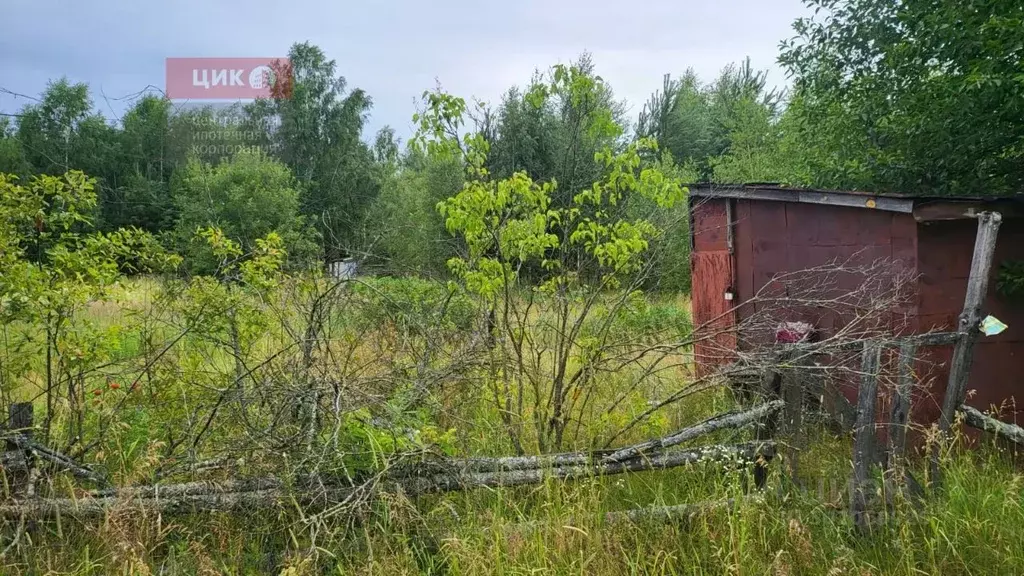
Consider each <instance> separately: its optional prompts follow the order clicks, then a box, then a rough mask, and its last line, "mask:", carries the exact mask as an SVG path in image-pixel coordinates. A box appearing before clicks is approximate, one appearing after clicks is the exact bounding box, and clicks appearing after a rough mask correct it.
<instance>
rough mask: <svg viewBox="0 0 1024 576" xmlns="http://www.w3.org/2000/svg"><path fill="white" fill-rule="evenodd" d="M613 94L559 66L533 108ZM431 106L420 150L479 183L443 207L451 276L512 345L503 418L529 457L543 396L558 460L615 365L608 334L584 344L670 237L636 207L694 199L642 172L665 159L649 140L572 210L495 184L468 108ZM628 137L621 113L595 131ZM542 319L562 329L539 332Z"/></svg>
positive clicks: (577, 70) (594, 122) (525, 180)
mask: <svg viewBox="0 0 1024 576" xmlns="http://www.w3.org/2000/svg"><path fill="white" fill-rule="evenodd" d="M602 93H604V88H603V84H602V83H601V81H600V79H599V78H597V77H596V76H594V75H593V74H592V72H591V71H590V70H589V69H588V68H586V67H581V66H572V67H565V66H556V67H554V69H553V71H552V74H551V80H550V83H546V84H538V85H535V86H534V88H533V89H532V93H531V95H530V96H529V98H530V100H531V102H533V103H534V105H536V106H538V107H543V106H544V105H545V104H546V101H547V99H549V98H554V99H557V100H559V101H561V102H564V103H571V104H575V105H580V104H585V103H587V102H596V101H599V99H600V95H601V94H602ZM426 101H427V104H428V106H427V108H426V110H425V111H424V112H422V113H421V114H419V115H418V116H417V117H416V120H417V121H419V123H420V131H419V133H418V135H417V139H416V142H417V143H418V144H420V145H423V146H424V147H425V148H426V149H427V150H428V151H429V152H430V153H431V154H434V155H437V156H440V157H441V158H451V157H453V156H458V157H461V158H462V160H463V161H464V163H465V165H466V167H467V174H468V177H467V181H466V183H465V185H464V187H463V189H462V190H461V191H460V192H459V193H458V194H456V195H455V196H453V197H452V198H449V199H447V200H445V201H444V202H442V203H441V204H440V205H439V206H438V208H439V210H440V211H441V213H442V214H443V215H444V217H445V225H446V227H447V228H448V230H449V232H451V233H452V234H454V235H456V236H458V237H459V238H460V239H461V240H462V242H463V243H464V246H465V252H464V253H463V254H462V255H461V256H457V257H454V258H452V259H450V260H449V261H448V266H449V268H450V269H451V271H452V273H453V274H454V275H455V276H456V277H457V278H458V279H459V281H460V283H461V285H462V286H463V287H464V288H465V290H467V291H468V292H469V293H470V294H473V295H475V296H476V297H478V298H480V299H481V300H482V301H483V302H484V303H485V304H486V306H487V307H488V308H489V309H490V310H491V313H490V317H489V318H490V319H489V321H488V324H489V330H490V332H491V336H492V338H493V344H494V345H495V346H497V345H498V343H499V342H500V343H501V346H502V350H501V351H502V352H504V353H505V354H507V357H508V358H509V359H510V364H511V366H512V367H507V366H508V365H507V364H506V363H505V361H503V360H497V359H496V360H495V364H494V366H493V372H492V374H491V375H490V384H491V393H492V395H493V398H494V402H495V408H496V409H497V410H498V412H499V414H500V417H501V419H502V422H503V424H504V425H505V427H506V430H507V431H508V434H509V438H510V440H511V442H512V444H513V446H514V447H515V448H516V450H517V451H520V452H522V451H523V450H524V445H523V442H524V440H523V438H524V434H523V425H524V421H525V420H526V419H527V418H529V417H530V416H528V415H527V413H526V412H525V411H524V410H523V406H524V398H525V397H527V396H529V395H530V394H532V399H531V400H530V406H531V410H532V419H533V423H534V433H535V437H536V441H537V444H538V447H539V448H540V449H541V450H548V449H558V448H560V447H561V446H562V445H563V442H565V441H566V440H567V433H569V434H571V432H570V423H571V422H573V421H579V419H580V418H581V417H582V416H581V413H582V412H583V411H584V410H585V409H586V406H587V403H588V401H589V399H590V395H589V394H583V391H585V390H588V389H589V388H590V385H591V384H592V382H591V379H592V377H593V375H594V374H595V373H597V372H600V371H601V369H602V368H601V367H602V366H606V364H605V363H606V362H612V363H614V362H615V360H613V359H612V357H613V356H615V354H614V353H612V352H611V349H612V348H614V347H615V346H614V344H611V345H610V342H609V337H610V336H609V335H610V332H608V330H607V325H605V326H604V328H603V329H601V328H599V329H597V330H596V332H595V333H593V334H584V326H585V325H587V324H588V319H593V317H594V315H595V313H596V310H597V309H598V308H599V306H598V305H597V303H598V302H599V301H601V300H602V299H603V298H606V297H609V296H608V295H609V294H611V296H610V299H611V301H612V303H611V304H609V306H610V307H611V308H612V309H619V308H620V307H621V306H622V305H624V303H625V302H626V301H627V300H628V299H629V298H632V297H634V296H635V294H636V293H637V292H636V291H637V289H638V287H639V286H640V285H641V284H642V282H643V277H644V275H643V272H644V271H645V270H647V263H648V261H647V259H646V255H647V252H648V249H649V247H650V242H651V240H652V239H653V238H655V237H656V236H657V235H658V234H659V230H658V229H657V227H656V226H655V225H654V224H653V223H652V222H651V221H650V220H648V219H646V218H630V217H628V215H627V214H626V210H625V207H626V206H627V205H628V204H629V200H630V198H631V197H634V196H638V197H643V198H645V199H646V200H648V201H650V202H652V203H654V204H656V205H657V206H659V207H662V208H669V207H671V206H673V205H674V204H675V203H676V202H678V201H679V200H681V199H682V196H683V190H682V189H681V187H680V185H679V182H678V181H677V180H675V179H673V178H671V177H670V176H666V174H665V173H663V172H662V171H660V170H658V169H657V168H655V167H643V166H642V159H641V155H642V153H644V152H653V151H654V150H655V149H656V144H655V143H654V142H653V141H650V140H640V141H638V142H635V143H633V144H631V145H629V146H628V147H626V148H625V150H622V151H621V152H617V151H615V150H613V149H611V148H610V147H606V148H605V149H604V150H603V151H599V152H597V153H596V154H595V155H594V156H593V158H592V160H593V162H594V165H595V166H596V167H597V168H598V169H599V170H600V175H599V177H598V178H597V179H596V180H595V181H593V182H592V183H591V184H590V185H589V186H586V187H581V188H580V189H578V190H577V191H575V193H573V194H572V195H571V198H570V200H569V201H568V203H567V205H564V206H560V205H559V204H558V203H557V202H556V198H558V197H559V196H560V195H559V194H558V186H559V184H558V182H556V181H554V180H549V181H535V180H533V179H532V178H530V176H529V175H528V174H527V173H526V172H523V171H519V172H515V173H513V174H512V175H511V176H510V177H507V178H500V179H499V178H495V177H493V176H492V172H491V171H490V169H489V168H488V167H487V155H488V153H489V150H490V143H489V142H488V140H487V139H486V138H485V137H484V135H482V134H480V133H478V132H472V133H468V134H462V122H463V115H464V114H465V110H466V106H465V102H464V101H463V100H461V99H459V98H456V97H453V96H450V95H448V94H444V93H441V92H436V93H430V94H427V95H426ZM616 128H617V126H616V125H615V123H614V121H613V119H612V115H611V114H610V113H608V114H601V115H599V116H597V117H596V118H590V119H588V120H587V129H588V131H590V137H591V138H593V139H594V140H599V139H600V138H601V137H602V136H604V137H608V138H611V139H613V140H614V138H615V137H616V136H617V135H618V134H617V131H616ZM565 195H566V194H564V193H563V194H562V195H561V196H562V197H565ZM529 267H535V268H536V269H539V270H541V271H542V273H541V275H540V277H539V278H537V284H536V285H534V286H533V287H532V288H531V287H530V285H529V284H528V283H526V279H525V278H524V275H523V274H522V272H523V271H524V269H527V268H529ZM523 290H525V291H526V293H525V294H524V293H523ZM531 310H533V311H534V312H531ZM533 313H539V314H541V317H545V318H551V323H550V324H548V323H546V322H543V321H542V322H534V321H532V320H528V318H529V317H531V315H532V314H533ZM598 324H600V322H599V323H598ZM545 334H548V335H549V336H548V337H546V338H545V336H544V335H545ZM499 335H500V338H499ZM542 341H543V342H545V344H546V345H547V346H550V347H547V346H545V347H544V348H543V349H542V351H541V352H538V353H537V354H536V356H534V355H533V354H531V353H530V352H528V350H529V349H530V348H531V347H532V346H537V345H538V343H539V342H542ZM609 345H610V346H609ZM543 350H547V352H545V351H543ZM620 351H621V349H620Z"/></svg>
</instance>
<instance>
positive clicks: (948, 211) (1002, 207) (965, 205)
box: [914, 200, 1022, 222]
mask: <svg viewBox="0 0 1024 576" xmlns="http://www.w3.org/2000/svg"><path fill="white" fill-rule="evenodd" d="M992 210H996V211H998V212H999V213H1000V214H1001V215H1003V216H1006V217H1008V218H1013V217H1019V216H1021V214H1022V212H1021V209H1020V204H1019V203H1018V202H1016V201H999V200H994V201H987V202H964V201H960V202H957V201H935V202H922V203H919V204H918V205H917V206H915V207H914V220H916V221H918V222H936V221H939V220H969V219H974V218H977V217H978V216H979V214H981V213H983V212H986V211H992Z"/></svg>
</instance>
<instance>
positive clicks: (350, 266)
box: [327, 258, 359, 280]
mask: <svg viewBox="0 0 1024 576" xmlns="http://www.w3.org/2000/svg"><path fill="white" fill-rule="evenodd" d="M358 269H359V264H358V263H357V262H356V261H355V260H354V259H352V258H345V259H344V260H338V261H337V262H331V263H329V264H327V273H328V274H330V275H331V278H334V279H336V280H350V279H352V278H355V277H356V274H357V272H358Z"/></svg>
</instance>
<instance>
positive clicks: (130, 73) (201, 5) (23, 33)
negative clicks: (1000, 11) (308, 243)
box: [0, 0, 806, 139]
mask: <svg viewBox="0 0 1024 576" xmlns="http://www.w3.org/2000/svg"><path fill="white" fill-rule="evenodd" d="M3 3H4V21H5V23H6V24H5V25H4V26H3V28H4V30H3V33H2V34H0V88H5V89H7V90H11V91H14V92H19V93H23V94H29V95H33V96H35V95H38V94H39V93H40V92H41V91H42V90H43V89H44V88H45V86H46V82H47V80H49V79H54V78H58V77H60V76H62V75H65V76H67V77H68V78H69V79H70V80H72V81H76V82H87V83H89V85H90V86H91V88H92V94H93V99H94V101H95V104H96V106H97V108H99V109H100V110H101V111H103V112H104V113H105V114H107V115H108V116H110V117H117V116H120V114H121V113H122V111H123V109H124V107H125V102H126V101H127V100H126V99H125V97H126V96H129V95H131V94H134V93H137V92H139V91H140V90H142V89H144V88H145V87H146V86H148V85H153V86H155V87H157V88H159V89H161V90H162V89H163V88H164V86H163V84H164V59H165V58H167V57H188V56H209V57H243V56H252V57H264V56H266V57H279V56H284V55H286V54H287V52H288V48H289V46H290V45H291V44H292V43H294V42H297V41H306V40H308V41H310V42H312V43H314V44H316V45H318V46H320V47H321V48H323V49H324V51H325V52H326V53H327V55H328V57H330V58H333V59H334V60H336V61H337V63H338V71H339V73H340V74H342V75H343V76H345V77H346V79H347V80H348V83H349V86H358V87H360V88H363V89H364V90H366V91H367V92H368V93H369V94H370V96H371V97H372V98H373V102H374V107H373V111H372V115H371V118H370V123H369V126H368V128H369V131H368V134H372V132H374V131H376V130H377V129H378V128H380V127H381V126H383V125H385V124H390V125H391V126H393V127H394V128H395V129H396V130H397V131H398V133H399V135H400V136H402V137H403V138H406V137H408V135H409V134H411V133H412V123H411V115H412V113H413V112H414V108H415V106H414V101H415V99H416V98H417V97H418V95H419V94H421V93H422V92H423V90H425V89H428V88H432V87H433V86H434V85H435V79H436V81H440V82H441V84H442V86H443V87H444V88H445V89H446V90H447V91H449V92H451V93H453V94H457V95H459V96H464V97H467V98H468V97H470V96H475V97H478V98H480V99H483V100H485V101H490V102H497V101H498V99H499V98H500V96H501V93H502V92H503V91H504V90H506V89H507V88H508V87H509V86H512V85H514V84H520V85H521V84H523V83H525V82H526V81H528V80H529V78H530V75H531V73H532V71H533V70H534V69H536V68H542V69H544V68H547V67H548V66H550V65H552V64H556V63H568V62H570V61H571V60H573V59H574V58H575V57H576V56H577V55H579V54H580V53H581V52H583V51H584V50H586V51H589V52H590V53H592V54H593V56H594V61H595V64H596V66H597V71H598V73H599V74H600V75H601V76H603V77H604V78H605V79H606V80H607V81H609V82H610V83H611V85H612V87H613V88H614V89H615V92H616V94H617V95H618V96H619V97H620V98H624V99H626V100H627V101H628V103H629V104H630V106H631V116H634V117H635V115H636V114H637V113H638V112H639V111H640V108H641V107H642V105H643V103H644V102H645V101H646V100H647V97H648V96H649V95H650V93H651V92H652V91H653V90H655V89H656V88H658V87H659V86H660V85H661V78H662V76H663V75H664V74H665V73H672V74H678V73H680V72H682V71H684V70H685V69H686V68H687V67H693V68H694V69H695V70H696V71H697V72H698V74H700V75H701V77H702V78H705V79H710V78H713V77H714V76H715V75H716V73H717V72H718V70H719V69H721V68H722V66H724V65H726V64H728V63H729V62H735V61H740V60H742V59H743V58H744V57H746V56H750V58H751V61H752V63H753V65H754V66H755V67H757V68H768V69H770V70H771V75H770V77H769V81H770V83H772V84H776V85H784V84H785V82H786V78H785V75H784V74H783V72H782V71H781V70H779V68H778V67H777V65H776V63H775V59H776V56H777V53H778V44H779V41H780V40H782V39H784V38H789V37H790V36H792V28H791V25H792V22H793V20H794V19H795V18H797V17H799V16H802V15H804V14H805V13H806V10H805V8H804V6H803V5H802V4H801V2H800V0H703V1H695V0H633V1H622V0H619V1H615V2H612V1H609V0H590V1H584V0H546V1H541V0H508V1H506V2H500V3H499V2H488V1H485V0H434V1H423V0H420V1H411V0H395V1H391V2H345V1H342V0H334V1H328V0H288V1H286V2H280V1H277V2H273V1H270V0H250V1H248V2H227V1H222V0H168V1H167V2H165V3H163V4H162V5H161V4H158V3H156V2H142V1H139V0H77V1H76V0H3ZM15 23H17V25H15ZM29 23H32V24H29ZM108 99H109V100H108ZM117 99H120V100H117ZM25 103H26V100H25V99H23V98H15V97H13V96H11V95H9V94H2V93H0V112H8V113H11V112H16V111H17V110H18V109H20V108H21V107H22V106H23V105H24V104H25ZM370 138H371V136H367V139H370Z"/></svg>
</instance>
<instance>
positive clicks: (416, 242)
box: [362, 147, 465, 276]
mask: <svg viewBox="0 0 1024 576" xmlns="http://www.w3.org/2000/svg"><path fill="white" fill-rule="evenodd" d="M464 181H465V174H464V169H463V166H462V163H461V162H460V161H458V160H455V159H451V158H449V159H441V158H437V157H433V156H429V155H427V154H424V153H423V152H421V151H420V150H418V149H417V148H415V147H410V148H409V149H408V150H407V151H406V153H405V155H404V157H403V158H402V159H401V160H400V162H399V164H398V165H397V167H396V169H395V170H393V171H391V172H389V173H388V174H387V175H386V176H385V177H384V178H383V179H382V181H381V191H380V195H379V196H378V197H377V198H376V199H375V200H374V203H373V205H372V206H371V207H370V209H369V212H368V214H367V218H366V226H365V227H364V233H365V235H366V238H365V239H364V240H363V242H362V245H364V246H366V247H368V248H369V251H370V252H371V253H372V255H373V258H372V259H371V262H370V264H373V265H377V266H380V267H381V268H382V269H383V270H384V271H386V272H390V273H394V274H410V273H414V274H419V275H424V276H444V275H445V271H446V268H445V262H446V261H447V260H448V259H449V258H451V257H452V256H454V255H455V247H454V241H453V239H452V238H451V236H450V235H449V234H448V233H447V232H446V231H445V227H444V219H443V218H442V217H441V215H440V214H438V212H437V208H436V207H437V204H438V203H439V202H442V201H443V200H445V199H447V198H450V197H452V196H454V195H456V194H457V193H458V192H459V191H460V190H461V189H462V186H463V183H464Z"/></svg>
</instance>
